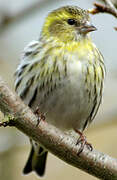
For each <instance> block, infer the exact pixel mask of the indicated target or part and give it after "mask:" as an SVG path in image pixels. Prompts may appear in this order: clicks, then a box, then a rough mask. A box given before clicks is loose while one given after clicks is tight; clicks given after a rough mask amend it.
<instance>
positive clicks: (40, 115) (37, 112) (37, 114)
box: [34, 107, 46, 126]
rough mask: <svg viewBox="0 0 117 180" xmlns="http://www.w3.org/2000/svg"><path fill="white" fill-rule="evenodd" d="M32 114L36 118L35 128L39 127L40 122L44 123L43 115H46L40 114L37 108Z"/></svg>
mask: <svg viewBox="0 0 117 180" xmlns="http://www.w3.org/2000/svg"><path fill="white" fill-rule="evenodd" d="M34 114H35V115H36V116H37V117H38V119H37V124H36V126H38V125H39V123H40V121H45V119H46V118H45V114H46V113H42V112H41V111H40V109H39V107H37V108H36V110H35V111H34Z"/></svg>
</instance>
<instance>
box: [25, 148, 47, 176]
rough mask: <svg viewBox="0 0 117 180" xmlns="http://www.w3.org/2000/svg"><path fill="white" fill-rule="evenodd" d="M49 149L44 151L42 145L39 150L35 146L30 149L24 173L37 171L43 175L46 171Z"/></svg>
mask: <svg viewBox="0 0 117 180" xmlns="http://www.w3.org/2000/svg"><path fill="white" fill-rule="evenodd" d="M47 153H48V152H47V151H44V150H43V148H42V147H41V146H38V152H37V151H35V149H34V147H33V146H32V149H31V151H30V155H29V158H28V161H27V163H26V165H25V167H24V169H23V173H24V174H28V173H30V172H32V171H35V172H36V173H37V175H39V176H43V175H44V172H45V166H46V159H47Z"/></svg>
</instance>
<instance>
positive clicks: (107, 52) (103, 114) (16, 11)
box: [0, 0, 117, 180]
mask: <svg viewBox="0 0 117 180" xmlns="http://www.w3.org/2000/svg"><path fill="white" fill-rule="evenodd" d="M93 2H94V1H93V0H74V1H73V0H62V1H61V0H57V1H54V0H30V1H29V0H20V1H16V0H0V76H2V77H3V78H4V80H5V81H6V82H7V83H8V85H9V86H10V87H11V88H12V89H13V90H14V88H13V82H14V78H13V73H14V71H15V69H16V66H17V64H18V62H19V58H20V55H21V52H22V50H23V48H24V47H25V46H26V45H27V43H28V42H30V41H31V40H33V39H37V38H38V36H39V33H40V30H41V27H42V25H43V22H44V18H45V16H46V15H47V14H48V12H49V11H51V10H53V9H55V8H58V7H60V6H62V5H70V4H71V5H78V6H80V7H82V8H85V9H88V8H92V7H93V5H92V4H93ZM27 9H28V10H27ZM9 15H10V16H11V17H13V19H14V20H13V21H11V22H10V23H9V24H7V22H8V21H9V19H8V18H7V16H9ZM4 20H5V21H4ZM92 21H93V24H94V25H95V26H96V27H97V28H98V31H97V32H94V33H92V38H93V39H94V42H95V43H96V45H97V46H98V47H99V49H100V50H101V52H102V54H103V56H104V58H105V63H106V66H107V78H106V82H105V92H104V98H103V103H102V105H101V107H100V110H99V112H98V115H97V116H96V118H95V121H94V122H93V123H92V125H91V126H90V128H89V129H88V130H87V132H86V135H87V138H88V141H89V142H91V143H92V144H93V146H94V147H95V148H96V149H97V150H99V151H102V152H104V153H107V154H109V155H111V156H113V157H116V158H117V141H116V138H117V45H116V43H117V32H116V31H114V29H113V26H117V20H116V19H114V17H112V16H110V15H107V14H99V15H95V16H92ZM4 22H5V24H4ZM29 150H30V149H29V141H28V138H27V137H26V136H25V135H23V134H22V133H21V132H19V131H17V130H16V129H15V128H5V129H4V128H1V129H0V180H8V179H9V180H16V179H17V180H37V179H40V178H38V177H37V176H36V175H35V174H33V173H32V174H30V175H28V176H23V175H22V168H23V166H24V164H25V161H26V159H27V157H28V153H29ZM46 170H47V171H46V175H45V177H44V178H43V179H44V180H55V178H56V180H59V179H62V180H66V179H67V180H71V179H73V180H76V179H78V180H85V179H86V180H96V179H97V178H94V177H92V176H90V175H88V174H86V173H84V172H83V171H81V170H78V169H76V168H74V167H71V166H70V165H68V164H66V163H64V162H63V161H61V160H59V159H58V158H56V157H55V156H53V155H52V154H49V157H48V162H47V169H46Z"/></svg>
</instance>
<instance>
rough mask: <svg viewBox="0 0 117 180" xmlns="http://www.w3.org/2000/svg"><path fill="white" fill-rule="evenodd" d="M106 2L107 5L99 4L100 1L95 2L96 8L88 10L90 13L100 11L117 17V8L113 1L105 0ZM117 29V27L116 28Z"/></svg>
mask: <svg viewBox="0 0 117 180" xmlns="http://www.w3.org/2000/svg"><path fill="white" fill-rule="evenodd" d="M103 1H104V2H105V5H103V4H99V3H94V6H95V8H93V9H89V10H88V12H89V13H90V14H98V13H108V14H111V15H113V16H114V17H115V18H117V9H116V8H115V6H114V5H113V3H112V2H111V0H103ZM114 29H115V30H117V28H116V27H115V28H114Z"/></svg>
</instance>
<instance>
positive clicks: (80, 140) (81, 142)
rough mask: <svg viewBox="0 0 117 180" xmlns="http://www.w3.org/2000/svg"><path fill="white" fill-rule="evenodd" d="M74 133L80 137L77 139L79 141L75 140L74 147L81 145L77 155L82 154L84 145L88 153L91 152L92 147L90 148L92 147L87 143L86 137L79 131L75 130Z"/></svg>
mask: <svg viewBox="0 0 117 180" xmlns="http://www.w3.org/2000/svg"><path fill="white" fill-rule="evenodd" d="M75 132H76V133H78V134H79V135H80V137H79V139H78V140H77V143H76V145H78V144H81V146H80V149H79V151H78V155H80V153H82V151H83V149H84V146H85V145H86V146H87V148H88V149H89V150H90V151H92V150H93V147H92V145H91V144H90V143H88V142H87V140H86V136H84V134H83V133H82V132H81V131H79V130H77V129H75Z"/></svg>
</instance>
